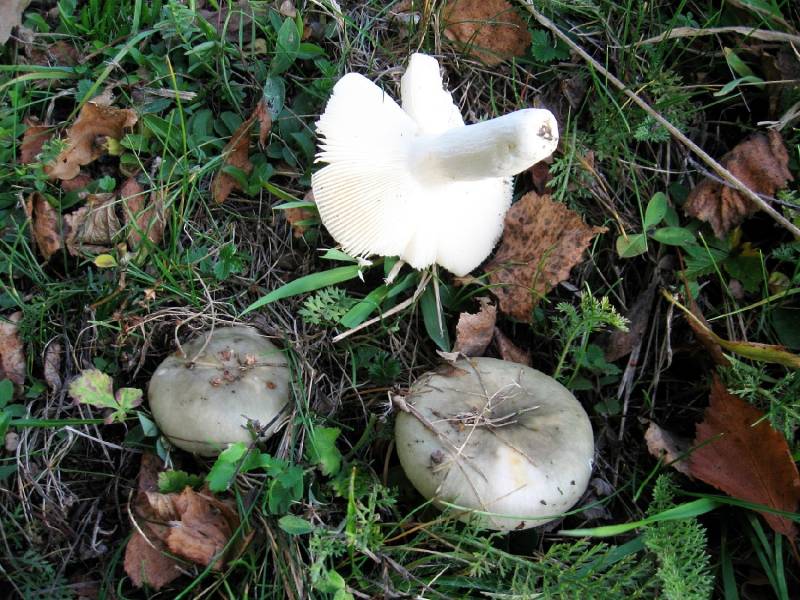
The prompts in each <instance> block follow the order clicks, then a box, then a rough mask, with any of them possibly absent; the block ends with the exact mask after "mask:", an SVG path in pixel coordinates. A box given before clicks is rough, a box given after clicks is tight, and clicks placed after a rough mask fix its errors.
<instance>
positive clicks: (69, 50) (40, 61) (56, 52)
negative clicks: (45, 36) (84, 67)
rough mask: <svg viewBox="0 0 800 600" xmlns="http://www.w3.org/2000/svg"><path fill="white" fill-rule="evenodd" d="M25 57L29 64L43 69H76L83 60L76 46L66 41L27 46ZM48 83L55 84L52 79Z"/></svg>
mask: <svg viewBox="0 0 800 600" xmlns="http://www.w3.org/2000/svg"><path fill="white" fill-rule="evenodd" d="M25 55H26V56H27V57H28V63H29V64H33V65H40V66H43V67H74V66H75V65H77V64H78V62H80V58H81V57H80V55H79V54H78V51H77V50H76V49H75V46H73V45H72V44H70V43H69V42H66V41H64V40H56V41H55V42H52V43H46V44H45V43H41V44H37V45H34V44H33V43H31V44H26V45H25ZM47 81H48V83H49V84H52V82H53V80H52V79H49V80H47Z"/></svg>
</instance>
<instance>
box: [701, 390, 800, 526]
mask: <svg viewBox="0 0 800 600" xmlns="http://www.w3.org/2000/svg"><path fill="white" fill-rule="evenodd" d="M694 448H695V449H694V450H693V451H692V453H691V456H690V457H689V471H690V473H691V474H692V476H693V477H696V478H697V479H700V480H702V481H704V482H706V483H708V484H710V485H712V486H714V487H715V488H718V489H720V490H722V491H723V492H725V493H726V494H728V495H729V496H732V497H733V498H737V499H739V500H744V501H745V502H753V503H755V504H763V505H765V506H769V507H770V508H773V509H776V510H781V511H786V512H797V509H798V504H800V475H798V472H797V465H796V464H795V462H794V460H793V459H792V453H791V451H790V450H789V445H788V444H787V443H786V438H784V437H783V434H782V433H780V432H779V431H776V430H775V429H773V427H772V426H771V425H770V424H769V421H768V420H767V418H766V416H765V415H764V413H762V412H761V411H760V410H758V409H756V408H754V407H753V406H751V405H750V404H748V403H747V402H745V401H744V400H742V399H741V398H738V397H737V396H734V395H733V394H730V393H729V392H728V390H726V389H725V386H724V385H723V384H722V382H720V380H719V379H717V378H715V379H714V383H713V385H712V387H711V397H710V403H709V406H708V408H707V409H706V412H705V415H704V417H703V421H702V423H699V424H698V425H697V435H696V437H695V440H694ZM761 514H762V515H763V517H764V519H766V521H767V523H769V526H770V527H772V529H774V530H775V531H776V532H778V533H782V534H784V535H785V536H787V537H789V538H794V536H795V535H796V534H797V527H796V525H795V524H794V523H793V522H792V521H790V520H789V519H787V518H785V517H781V516H779V515H775V514H772V513H766V512H765V513H761Z"/></svg>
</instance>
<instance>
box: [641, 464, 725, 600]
mask: <svg viewBox="0 0 800 600" xmlns="http://www.w3.org/2000/svg"><path fill="white" fill-rule="evenodd" d="M674 497H675V484H674V483H673V481H672V479H671V477H670V476H669V475H661V476H660V477H659V478H658V479H657V480H656V484H655V486H654V488H653V501H652V502H651V503H650V507H649V510H648V513H649V514H651V515H653V514H657V513H660V512H662V511H664V510H667V509H668V508H672V507H673V506H674V502H673V499H674ZM644 543H645V546H647V549H648V550H650V552H652V553H653V554H655V555H656V558H657V560H658V570H657V571H656V575H657V577H658V579H659V580H660V581H661V588H662V591H663V593H664V598H666V599H667V600H706V599H707V598H710V597H711V593H712V592H713V590H714V576H713V575H712V574H711V572H710V569H709V562H710V558H709V556H708V553H707V552H706V545H707V540H706V530H705V528H704V527H703V526H702V525H700V523H699V522H698V521H697V519H696V518H691V519H682V520H679V521H661V522H659V523H653V524H651V525H648V526H647V529H646V530H645V533H644Z"/></svg>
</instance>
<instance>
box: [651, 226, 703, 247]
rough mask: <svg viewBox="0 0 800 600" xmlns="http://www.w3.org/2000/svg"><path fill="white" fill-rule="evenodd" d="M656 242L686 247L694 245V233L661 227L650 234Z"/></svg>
mask: <svg viewBox="0 0 800 600" xmlns="http://www.w3.org/2000/svg"><path fill="white" fill-rule="evenodd" d="M650 237H652V238H653V239H654V240H655V241H657V242H661V243H662V244H667V245H668V246H686V245H688V244H694V242H695V237H694V233H692V232H691V231H689V230H688V229H684V228H683V227H661V228H660V229H656V230H655V231H654V232H653V233H652V234H650Z"/></svg>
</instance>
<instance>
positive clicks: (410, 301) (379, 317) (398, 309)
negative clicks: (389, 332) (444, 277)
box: [333, 271, 431, 343]
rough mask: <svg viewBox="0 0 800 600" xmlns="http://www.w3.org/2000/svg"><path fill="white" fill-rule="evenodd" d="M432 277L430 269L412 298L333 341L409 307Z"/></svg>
mask: <svg viewBox="0 0 800 600" xmlns="http://www.w3.org/2000/svg"><path fill="white" fill-rule="evenodd" d="M430 279H431V274H430V272H429V271H428V272H426V273H425V274H424V275H423V276H422V279H421V280H420V282H419V285H418V286H417V289H416V290H415V291H414V294H413V295H412V296H411V297H410V298H406V299H405V300H403V301H402V302H401V303H400V304H398V305H397V306H394V307H392V308H390V309H389V310H387V311H386V312H385V313H383V314H380V315H378V316H377V317H374V318H372V319H370V320H369V321H364V322H363V323H362V324H361V325H358V326H356V327H353V328H352V329H348V330H347V331H345V332H344V333H340V334H339V335H337V336H336V337H335V338H333V342H334V343H336V342H340V341H342V340H343V339H344V338H346V337H348V336H350V335H352V334H354V333H355V332H357V331H361V330H362V329H365V328H367V327H369V326H370V325H373V324H375V323H377V322H378V321H383V320H384V319H385V318H386V317H391V316H392V315H393V314H395V313H399V312H400V311H401V310H404V309H406V308H408V307H409V306H411V305H412V304H414V302H416V301H417V298H419V297H420V295H421V294H422V292H423V291H424V290H425V286H426V285H428V281H430Z"/></svg>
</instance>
